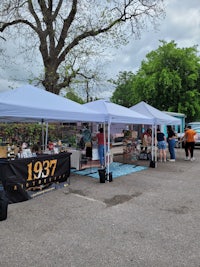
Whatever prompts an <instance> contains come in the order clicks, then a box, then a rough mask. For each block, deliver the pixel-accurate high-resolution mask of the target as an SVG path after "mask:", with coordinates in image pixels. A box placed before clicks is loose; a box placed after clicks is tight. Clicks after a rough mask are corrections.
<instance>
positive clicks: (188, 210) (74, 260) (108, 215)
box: [0, 149, 200, 267]
mask: <svg viewBox="0 0 200 267" xmlns="http://www.w3.org/2000/svg"><path fill="white" fill-rule="evenodd" d="M195 157H196V161H194V162H189V161H184V151H183V150H181V149H178V150H177V161H176V162H175V163H174V162H167V163H159V164H158V167H157V168H155V169H154V168H149V169H147V170H145V171H141V172H137V173H133V174H131V175H127V176H123V177H120V178H116V179H114V181H113V182H112V183H105V184H101V183H99V181H98V180H96V179H93V178H90V177H84V176H78V175H72V176H71V185H70V186H67V187H64V188H61V189H57V190H54V191H51V192H49V193H46V194H42V195H40V196H38V197H35V198H33V199H31V200H29V201H27V202H22V203H17V204H11V205H9V208H8V218H7V220H5V221H2V222H0V242H1V249H0V266H2V267H6V266H9V267H15V266H20V267H21V266H24V267H26V266H29V267H30V266H34V267H35V266H39V267H40V266H41V267H43V266H48V267H49V266H56V267H62V266H63V267H66V266H67V267H68V266H69V267H80V266H83V267H107V266H109V267H129V266H131V267H132V266H134V267H137V266H138V267H154V266H155V267H184V266H185V267H198V266H200V241H199V240H200V193H199V192H200V174H199V173H200V167H199V162H200V150H195Z"/></svg>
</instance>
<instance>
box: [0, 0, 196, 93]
mask: <svg viewBox="0 0 200 267" xmlns="http://www.w3.org/2000/svg"><path fill="white" fill-rule="evenodd" d="M165 2H166V16H165V18H164V19H162V20H161V21H160V25H159V26H158V29H157V30H154V29H153V28H152V26H149V27H148V29H147V30H143V31H142V32H141V36H140V39H138V40H135V39H132V40H130V42H129V44H128V45H126V46H123V47H121V48H119V49H118V50H113V51H112V53H111V56H110V58H109V62H108V63H106V64H105V68H104V70H105V72H106V74H107V77H108V78H113V79H117V75H118V74H119V72H120V71H132V72H133V73H135V72H136V71H137V70H138V69H139V68H140V65H141V62H142V60H144V59H145V56H146V54H147V53H149V52H151V51H152V50H156V49H157V48H158V46H159V45H160V42H159V40H165V41H167V42H170V41H172V40H174V41H175V43H176V44H177V46H178V47H191V46H194V45H200V0H167V1H166V0H165ZM199 51H200V47H199ZM9 53H10V54H11V55H12V56H13V57H15V47H14V44H13V47H12V44H10V47H9ZM8 63H9V62H8ZM8 65H9V64H8ZM0 68H1V69H0V70H1V71H0V85H1V86H0V91H2V90H7V89H8V88H10V87H11V88H13V87H18V86H21V85H23V84H27V83H28V79H29V78H30V77H29V74H30V72H29V71H30V65H29V67H27V66H25V65H24V63H22V61H19V63H18V65H17V66H15V67H14V69H12V68H9V67H8V68H2V67H0ZM31 68H32V71H33V72H34V74H35V76H38V75H39V73H38V70H39V68H38V66H37V65H36V64H34V61H33V62H32V64H31ZM12 77H14V78H15V79H17V80H18V81H13V80H12ZM111 95H112V91H110V89H108V90H106V92H104V93H103V96H104V97H105V96H106V97H110V96H111Z"/></svg>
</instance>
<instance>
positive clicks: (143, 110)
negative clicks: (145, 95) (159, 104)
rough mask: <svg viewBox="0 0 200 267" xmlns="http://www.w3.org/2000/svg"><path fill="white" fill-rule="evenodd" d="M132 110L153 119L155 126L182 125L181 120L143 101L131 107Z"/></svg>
mask: <svg viewBox="0 0 200 267" xmlns="http://www.w3.org/2000/svg"><path fill="white" fill-rule="evenodd" d="M130 109H131V110H133V111H136V112H139V113H140V114H143V115H145V116H147V117H148V118H151V119H153V124H154V125H180V124H181V120H180V119H178V118H175V117H173V116H170V115H168V114H166V113H165V112H163V111H160V110H158V109H156V108H154V107H152V106H150V105H149V104H147V103H145V102H144V101H141V102H140V103H138V104H136V105H134V106H132V107H130Z"/></svg>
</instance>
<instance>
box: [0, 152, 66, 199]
mask: <svg viewBox="0 0 200 267" xmlns="http://www.w3.org/2000/svg"><path fill="white" fill-rule="evenodd" d="M70 155H71V153H67V152H63V153H60V154H55V155H40V156H38V157H35V158H23V159H16V160H7V159H0V179H1V181H2V183H3V185H4V188H5V190H6V191H7V192H11V191H21V192H23V191H24V190H27V189H30V188H34V187H39V186H41V185H47V184H49V183H54V182H64V181H67V178H68V177H69V176H70ZM19 201H22V200H19Z"/></svg>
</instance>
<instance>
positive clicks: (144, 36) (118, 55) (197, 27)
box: [107, 0, 200, 76]
mask: <svg viewBox="0 0 200 267" xmlns="http://www.w3.org/2000/svg"><path fill="white" fill-rule="evenodd" d="M166 3H167V4H166V17H165V19H163V20H161V21H160V26H159V30H158V31H155V30H152V29H149V30H146V31H143V32H142V33H141V38H140V39H139V40H130V42H129V44H128V45H127V46H126V47H123V48H121V49H120V50H116V51H115V56H114V57H113V60H112V61H111V62H110V63H109V65H108V66H107V73H108V74H110V75H112V76H116V75H117V74H118V73H119V71H132V72H135V71H136V70H137V69H138V68H139V67H140V65H141V62H142V60H144V59H145V56H146V54H147V53H149V52H150V51H152V50H156V49H157V48H158V46H159V45H160V42H159V40H165V41H167V42H170V41H172V40H174V41H175V42H176V43H177V45H178V47H191V46H194V45H199V44H200V5H199V0H192V1H188V0H184V1H180V0H169V1H167V2H166Z"/></svg>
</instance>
